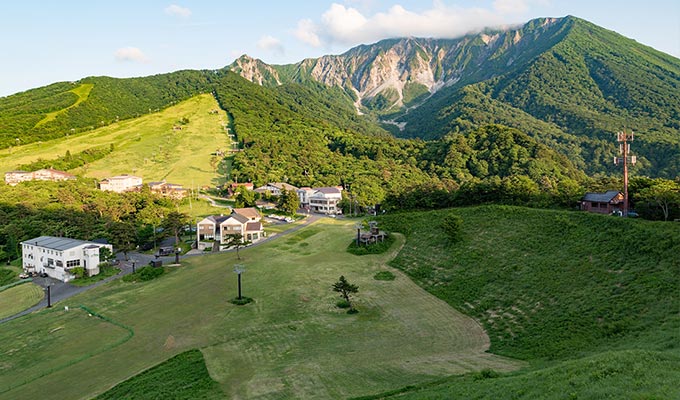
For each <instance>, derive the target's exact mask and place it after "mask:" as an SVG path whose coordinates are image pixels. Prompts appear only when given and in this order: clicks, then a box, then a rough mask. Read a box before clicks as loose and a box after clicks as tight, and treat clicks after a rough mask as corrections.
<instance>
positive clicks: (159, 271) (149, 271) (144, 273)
mask: <svg viewBox="0 0 680 400" xmlns="http://www.w3.org/2000/svg"><path fill="white" fill-rule="evenodd" d="M164 272H165V269H163V268H154V267H151V266H146V267H142V268H140V269H138V270H137V272H135V273H134V274H130V275H126V276H125V277H123V281H125V282H137V281H150V280H152V279H156V278H158V277H159V276H161V275H163V273H164Z"/></svg>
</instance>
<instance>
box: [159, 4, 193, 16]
mask: <svg viewBox="0 0 680 400" xmlns="http://www.w3.org/2000/svg"><path fill="white" fill-rule="evenodd" d="M165 13H166V14H169V15H173V16H175V17H182V18H188V17H189V16H191V10H190V9H188V8H186V7H181V6H178V5H177V4H171V5H169V6H168V7H165Z"/></svg>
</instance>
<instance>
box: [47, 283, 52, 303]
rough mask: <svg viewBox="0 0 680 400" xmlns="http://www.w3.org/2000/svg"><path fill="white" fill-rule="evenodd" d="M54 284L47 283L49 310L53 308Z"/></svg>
mask: <svg viewBox="0 0 680 400" xmlns="http://www.w3.org/2000/svg"><path fill="white" fill-rule="evenodd" d="M51 288H52V282H48V283H47V308H52V290H51Z"/></svg>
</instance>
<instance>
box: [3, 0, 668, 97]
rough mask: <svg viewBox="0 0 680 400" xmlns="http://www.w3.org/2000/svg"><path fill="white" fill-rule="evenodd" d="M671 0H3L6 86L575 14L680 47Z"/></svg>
mask: <svg viewBox="0 0 680 400" xmlns="http://www.w3.org/2000/svg"><path fill="white" fill-rule="evenodd" d="M679 4H680V2H678V1H670V0H659V1H654V0H649V1H645V2H641V1H629V0H619V1H613V0H612V1H610V0H603V1H600V0H588V1H586V0H486V1H485V0H476V1H475V0H438V1H432V2H430V1H423V0H421V1H416V0H401V1H397V0H391V1H383V0H335V1H325V0H306V1H302V0H288V1H247V0H240V1H207V0H205V1H200V0H186V1H180V0H177V1H175V0H169V1H158V0H136V1H129V0H117V1H115V2H114V1H88V0H68V1H56V0H22V1H10V0H6V1H2V2H0V52H1V54H2V61H1V62H0V76H2V78H1V79H0V96H6V95H9V94H12V93H16V92H20V91H24V90H27V89H30V88H34V87H39V86H43V85H47V84H49V83H53V82H58V81H68V80H78V79H80V78H84V77H86V76H93V75H108V76H114V77H129V76H145V75H151V74H156V73H164V72H171V71H176V70H179V69H187V68H189V69H213V68H221V67H223V66H225V65H227V64H230V63H231V62H232V61H233V60H234V59H235V58H236V57H238V56H239V55H241V54H244V53H245V54H249V55H251V56H253V57H257V58H260V59H262V60H264V61H265V62H267V63H272V64H286V63H294V62H297V61H300V60H302V59H304V58H308V57H318V56H320V55H323V54H339V53H342V52H344V51H346V50H347V49H349V48H351V47H353V46H355V45H357V44H359V43H372V42H375V41H378V40H380V39H383V38H387V37H396V36H425V37H456V36H460V35H461V34H464V33H466V32H470V31H475V30H479V29H481V28H482V27H487V26H503V25H514V24H520V23H524V22H526V21H528V20H530V19H532V18H537V17H563V16H565V15H574V16H577V17H580V18H583V19H586V20H588V21H591V22H593V23H595V24H597V25H600V26H602V27H604V28H607V29H610V30H613V31H616V32H618V33H620V34H622V35H624V36H627V37H630V38H632V39H635V40H637V41H638V42H640V43H643V44H646V45H648V46H652V47H654V48H656V49H658V50H661V51H663V52H665V53H668V54H671V55H673V56H675V57H680V5H679Z"/></svg>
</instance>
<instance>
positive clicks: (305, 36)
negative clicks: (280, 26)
mask: <svg viewBox="0 0 680 400" xmlns="http://www.w3.org/2000/svg"><path fill="white" fill-rule="evenodd" d="M318 30H319V27H318V25H316V24H315V23H314V22H312V20H311V19H301V20H300V21H298V24H297V28H296V29H295V30H294V31H293V35H295V37H296V38H298V39H300V41H301V42H303V43H307V44H309V45H312V46H314V47H319V46H321V39H320V38H319V35H318V34H317V31H318Z"/></svg>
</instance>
